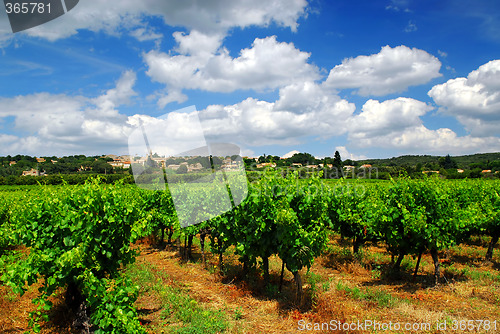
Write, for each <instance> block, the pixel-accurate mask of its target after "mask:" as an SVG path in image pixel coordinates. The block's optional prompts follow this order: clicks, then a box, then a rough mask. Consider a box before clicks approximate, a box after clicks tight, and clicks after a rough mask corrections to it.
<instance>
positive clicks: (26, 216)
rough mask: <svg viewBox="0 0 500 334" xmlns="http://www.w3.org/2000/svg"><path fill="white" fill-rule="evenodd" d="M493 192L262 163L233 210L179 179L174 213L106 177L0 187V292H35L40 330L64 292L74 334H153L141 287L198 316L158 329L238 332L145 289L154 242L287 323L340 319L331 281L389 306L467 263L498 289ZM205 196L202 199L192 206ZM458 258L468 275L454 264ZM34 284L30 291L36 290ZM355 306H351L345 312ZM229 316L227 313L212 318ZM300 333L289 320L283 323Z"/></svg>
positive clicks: (487, 187) (499, 198) (481, 184)
mask: <svg viewBox="0 0 500 334" xmlns="http://www.w3.org/2000/svg"><path fill="white" fill-rule="evenodd" d="M218 186H219V187H223V188H224V187H226V186H225V185H221V184H218ZM499 189H500V182H498V181H495V180H460V181H456V180H455V181H450V180H441V179H438V178H428V179H419V180H412V179H408V178H405V177H401V178H398V179H394V180H390V181H381V182H366V181H362V180H361V181H359V180H358V181H357V180H343V179H340V180H328V181H325V180H323V179H321V178H320V177H319V176H312V177H310V178H308V179H299V178H298V175H297V174H294V173H290V174H288V175H286V176H282V175H281V174H279V173H278V172H274V171H266V172H265V173H263V174H262V176H261V178H260V179H259V180H258V181H254V182H252V183H249V184H248V191H247V197H246V198H245V199H244V200H243V201H242V202H241V204H239V205H234V207H232V209H231V210H226V209H227V208H226V207H224V206H223V205H222V204H221V201H220V198H219V197H218V192H217V191H213V188H212V189H205V188H204V187H201V186H194V187H191V188H190V187H187V186H186V190H185V192H184V193H182V194H181V195H180V196H183V197H182V201H181V202H182V203H183V205H185V208H180V207H177V208H176V206H175V205H174V202H173V200H172V197H171V195H170V193H169V191H168V190H167V191H160V190H146V189H140V188H138V187H136V186H135V185H125V184H123V183H117V184H101V183H100V182H99V179H95V180H92V181H88V182H87V183H86V184H85V185H82V186H77V185H75V186H70V185H62V186H31V187H25V188H22V189H18V188H15V187H13V188H6V189H4V190H3V191H2V197H1V200H0V255H1V258H0V275H1V282H0V283H1V286H0V288H1V290H0V291H1V292H2V293H5V295H6V296H7V294H9V296H11V297H10V298H11V301H12V302H14V301H15V299H16V298H20V296H23V295H24V294H25V293H27V292H28V291H31V294H30V296H32V298H31V299H32V302H33V307H32V308H31V309H30V314H29V320H28V324H27V325H28V326H29V328H30V329H32V330H33V331H35V332H40V331H42V332H43V331H44V328H45V327H44V326H45V325H44V324H46V323H47V322H50V321H51V315H53V312H52V310H53V308H54V298H55V297H57V296H59V297H57V298H62V299H63V300H64V302H65V305H67V308H68V309H70V310H71V314H72V316H73V318H75V319H74V320H73V324H72V328H73V330H75V331H76V332H82V333H89V332H94V333H132V334H133V333H157V332H158V328H156V327H154V326H153V325H154V324H151V323H148V322H147V321H145V320H144V317H145V316H144V314H143V313H141V310H140V308H139V307H138V306H137V305H138V299H140V298H141V295H142V294H144V293H146V292H147V291H149V292H150V293H151V291H156V292H158V291H161V293H160V292H158V293H159V294H161V295H162V296H163V297H162V298H164V299H167V300H168V302H166V304H165V305H167V304H168V305H171V306H169V307H170V308H171V309H170V308H168V310H170V311H168V312H170V314H174V311H175V310H173V309H174V308H175V305H181V306H180V307H181V308H186V309H190V310H191V311H192V312H195V313H196V312H199V313H196V314H198V315H197V316H195V317H192V318H193V319H191V320H186V319H184V320H182V321H180V320H179V319H177V320H175V321H173V320H171V319H170V318H169V317H165V318H164V320H163V325H164V326H165V324H168V326H165V327H164V330H165V331H167V332H169V331H171V332H179V333H197V331H195V330H188V329H189V328H191V327H188V325H187V323H188V322H193V321H199V319H205V320H203V321H204V323H203V324H201V325H200V326H201V328H205V330H203V331H201V332H213V333H216V332H222V331H232V332H239V331H238V330H236V329H235V328H236V327H238V326H237V325H234V323H237V322H238V321H244V320H245V316H243V314H240V311H238V309H236V310H233V311H232V312H233V313H235V314H236V315H234V317H232V318H231V319H232V320H231V321H232V323H233V325H227V324H226V325H220V324H219V322H217V324H214V323H213V321H214V320H213V319H222V318H223V315H221V314H219V313H215V314H216V315H213V317H204V315H206V312H208V311H206V310H198V309H196V307H201V306H196V307H194V306H193V305H195V304H196V305H198V304H199V302H196V301H194V302H191V299H189V298H190V297H188V296H186V298H188V299H182V298H181V297H179V296H180V295H179V293H178V292H172V291H170V290H169V289H170V288H168V289H167V288H159V287H158V288H157V289H160V290H154V289H156V288H155V287H157V285H156V283H151V285H150V286H149V288H148V289H149V290H148V289H145V287H144V285H142V284H141V283H140V281H141V280H140V279H139V278H140V277H141V275H139V274H137V275H134V270H138V268H140V266H141V265H142V266H146V267H147V266H148V265H146V264H144V263H143V262H140V263H139V262H138V260H137V259H141V261H142V260H143V258H144V256H145V255H141V251H144V250H145V249H146V248H145V246H144V245H150V246H151V247H150V248H148V249H153V251H152V252H154V254H161V253H168V252H169V251H170V252H172V251H175V252H174V254H176V255H175V257H176V261H178V262H179V263H181V264H185V263H196V264H197V265H198V267H197V268H198V269H197V270H201V271H202V272H203V271H205V273H206V274H207V275H214V276H215V275H216V277H217V282H225V283H227V286H234V284H238V286H239V288H238V289H247V290H245V291H250V292H251V293H253V294H257V295H259V296H261V297H262V298H266V299H270V300H277V301H278V302H279V303H281V304H282V309H283V310H286V312H285V314H286V317H288V318H287V319H293V320H294V321H296V320H297V321H298V320H304V319H309V320H311V319H313V320H314V319H316V320H318V321H319V320H324V321H326V319H333V317H334V316H338V315H339V313H336V314H335V313H332V314H330V315H329V314H327V313H325V312H327V310H329V308H328V307H325V303H327V302H326V299H325V298H326V296H328V292H329V290H330V288H331V287H332V286H334V288H335V289H336V291H337V292H339V293H341V295H342V296H343V298H346V296H347V297H351V299H355V300H362V301H363V302H365V301H368V303H372V304H369V305H372V306H373V303H374V304H375V306H376V307H381V308H382V309H384V308H390V305H392V304H394V303H396V304H398V303H399V304H398V305H403V304H404V303H406V302H403V301H402V300H403V299H405V298H407V299H412V298H413V300H415V298H416V297H415V298H414V296H418V295H419V291H420V292H421V291H430V293H434V292H437V293H442V291H444V290H439V289H446V288H447V287H451V286H452V285H453V284H454V283H452V281H453V282H454V281H456V280H461V281H464V282H465V281H467V280H469V281H471V282H475V281H474V280H473V277H472V276H473V275H471V274H470V272H473V271H474V266H477V267H478V268H484V267H485V266H486V268H487V269H488V270H487V271H481V272H487V273H488V274H484V276H485V277H486V278H485V277H482V278H483V279H487V283H485V284H484V285H486V286H487V287H484V285H482V283H481V284H479V285H481V286H474V287H472V289H473V290H472V291H474V293H476V291H480V290H481V288H482V287H483V288H484V289H490V290H488V291H493V292H495V293H496V291H497V290H494V289H496V288H500V273H499V272H498V270H499V265H498V263H499V262H500V261H499V257H498V254H497V252H498V250H496V248H497V243H498V239H499V237H500V194H499ZM220 190H221V191H225V190H226V189H225V188H224V189H220ZM233 190H234V189H233ZM233 193H236V192H234V191H233ZM234 196H235V195H234ZM200 197H202V198H204V205H203V207H201V208H200V207H196V210H190V208H193V207H195V204H193V203H195V199H196V198H200ZM230 197H231V203H233V204H234V203H239V202H240V200H242V198H241V199H236V198H233V195H232V193H231V192H230ZM177 212H182V214H183V215H184V216H183V217H182V221H186V220H192V221H196V222H197V221H201V220H203V219H204V218H205V217H214V218H211V219H209V220H205V221H202V222H201V223H199V224H195V225H190V226H187V227H181V224H180V223H179V221H180V220H181V217H178V216H177ZM218 212H224V213H223V214H222V215H217V213H218ZM186 213H187V214H186ZM477 244H479V245H480V247H476V248H474V249H476V250H477V252H476V253H475V255H474V256H472V257H469V258H468V259H466V260H464V259H463V257H464V256H462V255H461V257H460V256H457V254H458V253H460V249H461V248H462V247H464V249H469V247H475V246H474V245H477ZM471 245H472V246H471ZM153 246H154V247H153ZM148 254H149V253H148ZM141 256H142V257H141ZM147 256H148V255H146V257H147ZM428 256H430V260H431V261H430V263H427V261H426V259H427V257H428ZM454 259H456V260H457V263H455V262H454ZM467 261H469V262H467ZM464 263H466V264H467V266H469V267H470V268H472V269H467V267H465V269H464V268H462V267H460V266H462V265H463V264H464ZM479 263H480V264H479ZM429 266H431V267H432V272H429V270H428V269H429ZM422 267H425V268H422ZM148 268H149V269H148V270H149V271H148V270H146V271H147V272H148V273H149V274H151V275H153V272H154V275H159V276H157V277H156V276H155V277H156V278H155V279H154V280H153V281H155V280H156V281H157V280H160V278H158V277H164V276H162V275H170V274H172V273H170V272H169V271H168V270H165V271H164V272H157V271H159V270H156V269H155V270H153V269H151V268H150V267H148ZM339 268H343V269H342V270H344V271H346V270H347V272H348V273H350V274H353V273H356V270H359V271H361V272H368V273H369V274H370V276H371V277H370V282H371V284H373V285H375V286H376V285H377V284H380V285H384V284H386V283H387V282H388V283H387V284H389V285H391V284H392V285H395V284H398V285H401V286H404V287H405V288H408V287H410V289H412V292H411V293H407V295H405V296H406V297H401V296H399V297H398V294H397V293H390V292H385V291H383V290H380V289H379V290H377V289H369V288H366V289H364V290H360V288H359V287H358V286H353V284H352V282H349V280H344V281H343V280H340V279H339V277H344V276H345V272H342V270H340V269H339ZM346 268H348V269H346ZM349 268H350V269H349ZM353 268H358V269H353ZM457 268H460V269H457ZM467 270H468V271H467ZM339 271H340V273H339ZM149 274H148V275H149ZM144 275H145V274H142V276H144ZM201 275H205V274H201ZM156 281H155V282H156ZM354 281H355V279H353V282H354ZM481 282H482V281H481ZM148 284H149V283H148ZM32 286H36V287H37V290H36V292H35V293H33V290H32V288H31V287H32ZM165 289H166V290H165ZM172 289H175V288H172ZM484 289H483V290H484ZM491 289H493V290H491ZM481 291H482V290H481ZM12 295H15V296H17V297H12ZM497 295H498V294H497ZM175 296H177V297H175ZM174 297H175V298H174ZM461 297H464V296H461ZM0 298H2V297H1V296H0ZM5 298H7V297H5ZM169 298H170V299H169ZM384 298H385V299H384ZM464 298H465V299H464V300H467V298H469V295H467V296H465V297H464ZM384 300H385V301H384ZM481 300H482V301H483V302H484V304H477V303H476V304H477V305H479V306H478V307H479V308H481V307H483V308H484V307H493V306H494V307H496V308H497V309H498V308H500V299H498V297H496V298H494V297H492V298H483V299H481ZM351 302H352V301H346V302H345V305H346V307H347V305H349V303H351ZM412 302H413V301H411V300H410V302H409V303H412ZM443 302H444V301H443ZM322 303H323V306H321V305H322ZM490 303H491V305H493V306H491V305H490ZM405 305H406V304H405ZM193 307H194V308H193ZM340 307H342V306H341V305H340ZM364 307H367V306H366V305H364ZM197 310H198V311H197ZM163 311H165V310H163ZM168 312H167V313H168ZM204 312H205V313H204ZM332 312H333V311H332ZM381 313H382V314H383V313H384V312H383V311H381ZM497 314H498V313H497ZM220 317H222V318H220ZM444 318H445V321H446V320H447V321H448V322H449V323H450V325H451V324H453V321H458V320H456V319H463V318H464V316H463V315H462V316H457V317H454V316H453V315H452V314H451V313H450V315H449V316H448V317H444ZM169 319H170V320H169ZM197 319H198V320H197ZM210 319H212V320H210ZM411 319H413V318H411ZM309 320H308V321H309ZM472 320H476V319H472ZM483 320H487V321H489V322H488V324H489V326H490V327H491V330H488V329H487V328H486V327H484V324H483V323H481V324H482V326H483V327H482V328H479V327H477V328H473V330H476V331H477V332H482V331H483V330H484V331H488V332H494V330H493V327H492V326H493V321H495V320H500V319H491V318H490V319H483ZM155 321H156V320H155ZM224 321H225V322H228V321H229V320H227V319H226V320H220V323H224ZM328 321H329V320H328ZM343 321H347V319H343ZM311 322H312V320H311ZM490 322H491V323H490ZM5 324H6V323H4V325H5ZM219 325H220V326H219ZM495 325H496V323H495ZM1 326H2V323H1V322H0V331H1V330H6V329H5V328H2V327H1ZM499 326H500V324H499ZM495 328H496V327H495ZM296 329H297V322H295V324H294V327H291V328H289V329H288V330H289V331H294V330H296ZM162 330H163V329H162ZM432 330H434V329H432ZM432 330H431V332H432ZM495 330H496V329H495ZM12 332H14V330H12ZM240 332H245V330H240Z"/></svg>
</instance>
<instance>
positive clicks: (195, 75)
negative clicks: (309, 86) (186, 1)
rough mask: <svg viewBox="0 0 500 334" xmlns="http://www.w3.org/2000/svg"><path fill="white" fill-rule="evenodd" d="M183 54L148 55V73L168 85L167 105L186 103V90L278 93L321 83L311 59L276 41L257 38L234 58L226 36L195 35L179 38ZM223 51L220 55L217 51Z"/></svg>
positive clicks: (153, 52)
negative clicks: (289, 87) (307, 83)
mask: <svg viewBox="0 0 500 334" xmlns="http://www.w3.org/2000/svg"><path fill="white" fill-rule="evenodd" d="M174 36H175V39H176V40H177V41H178V44H179V45H178V47H177V51H178V52H180V54H178V55H171V54H167V53H164V52H160V51H157V50H152V51H150V52H148V53H146V54H144V61H145V63H146V65H147V67H148V70H147V72H146V73H147V74H148V75H149V76H150V77H151V79H152V80H153V81H156V82H160V83H163V84H165V85H166V91H167V94H166V95H167V97H165V98H164V99H163V100H160V106H162V105H163V106H164V105H165V103H167V102H173V101H178V102H181V101H182V100H183V99H184V97H183V94H181V91H182V90H183V89H201V90H205V91H210V92H226V93H227V92H233V91H236V90H241V89H253V90H267V89H276V88H279V87H282V86H285V85H289V84H291V83H293V82H305V81H313V80H316V79H319V71H318V69H317V68H316V67H315V66H313V65H311V64H308V59H309V56H310V54H309V53H307V52H302V51H300V50H298V49H297V48H295V46H294V45H293V44H292V43H285V42H278V41H277V40H276V36H271V37H266V38H263V39H260V38H256V39H255V40H254V42H253V44H252V47H250V48H246V49H243V50H241V51H240V55H239V57H236V58H232V57H231V56H230V55H229V52H228V51H227V50H226V49H225V48H222V47H221V46H220V43H221V37H220V36H218V37H214V36H213V35H204V34H202V33H200V32H197V31H193V32H191V34H189V35H184V34H181V33H175V34H174ZM216 51H217V52H216Z"/></svg>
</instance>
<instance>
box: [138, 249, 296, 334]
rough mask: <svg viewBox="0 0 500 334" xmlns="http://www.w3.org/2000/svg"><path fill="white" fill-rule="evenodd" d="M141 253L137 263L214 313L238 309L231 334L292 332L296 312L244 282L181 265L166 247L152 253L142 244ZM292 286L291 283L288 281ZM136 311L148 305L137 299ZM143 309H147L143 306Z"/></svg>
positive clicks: (198, 265)
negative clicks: (237, 315)
mask: <svg viewBox="0 0 500 334" xmlns="http://www.w3.org/2000/svg"><path fill="white" fill-rule="evenodd" d="M138 247H139V249H140V251H141V254H140V255H139V256H138V258H137V263H138V264H141V263H147V264H150V265H153V266H154V267H155V268H156V269H157V270H160V271H162V272H163V273H164V274H166V275H168V278H169V279H170V280H171V283H170V284H172V285H174V286H180V287H182V288H184V289H187V291H188V293H189V295H190V296H191V297H192V298H194V299H195V300H197V301H199V302H200V303H203V304H204V305H205V306H208V307H210V308H212V309H216V310H227V312H228V313H230V312H231V310H233V312H234V310H238V312H241V314H242V317H241V319H239V320H232V325H231V329H230V332H232V333H296V332H298V330H297V327H298V325H297V320H296V319H297V317H296V315H297V311H296V310H291V309H285V308H286V307H285V306H282V305H280V302H279V301H277V300H273V299H271V298H266V297H265V296H262V295H260V293H257V292H255V291H252V290H251V289H250V288H248V285H247V284H246V283H244V282H238V283H236V284H235V283H234V282H231V281H230V282H228V283H225V282H223V279H222V277H221V276H220V275H219V274H217V273H213V272H214V270H211V271H212V273H211V272H210V271H209V270H207V269H205V268H204V266H203V265H202V263H199V262H194V263H193V262H187V263H184V262H183V261H182V260H181V258H180V256H179V253H178V252H177V250H175V249H173V248H170V249H166V250H162V251H159V250H156V249H153V248H150V247H149V246H146V245H139V246H138ZM213 261H214V259H212V260H209V261H208V262H207V266H212V267H214V262H213ZM288 283H289V285H293V282H288ZM138 303H139V308H140V306H141V304H142V305H143V306H144V305H147V304H148V302H147V301H144V300H141V297H139V300H138ZM146 308H147V306H146ZM150 308H151V309H152V310H153V312H151V313H150V314H148V315H147V316H145V317H144V318H143V320H145V321H146V322H148V321H154V319H155V318H157V317H158V315H157V314H155V313H158V312H161V310H158V309H156V310H155V309H154V307H153V306H152V305H150Z"/></svg>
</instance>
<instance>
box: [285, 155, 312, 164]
mask: <svg viewBox="0 0 500 334" xmlns="http://www.w3.org/2000/svg"><path fill="white" fill-rule="evenodd" d="M289 160H290V161H291V162H292V163H300V164H303V165H306V164H309V163H314V162H315V161H316V158H315V157H313V156H312V155H311V154H309V153H295V154H294V155H293V156H291V157H290V158H289Z"/></svg>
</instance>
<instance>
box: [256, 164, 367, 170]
mask: <svg viewBox="0 0 500 334" xmlns="http://www.w3.org/2000/svg"><path fill="white" fill-rule="evenodd" d="M323 166H324V164H318V165H303V164H301V163H295V162H294V163H292V167H297V168H308V169H317V168H323ZM256 167H257V168H266V167H271V168H274V167H276V164H275V163H274V162H264V163H260V164H257V165H256ZM326 168H333V165H332V164H326ZM343 168H344V169H345V170H347V171H350V170H354V169H355V168H356V167H355V166H348V165H346V166H344V167H343ZM359 168H368V169H369V168H372V165H369V164H365V165H362V166H360V167H359Z"/></svg>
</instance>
